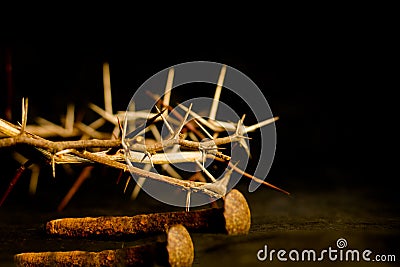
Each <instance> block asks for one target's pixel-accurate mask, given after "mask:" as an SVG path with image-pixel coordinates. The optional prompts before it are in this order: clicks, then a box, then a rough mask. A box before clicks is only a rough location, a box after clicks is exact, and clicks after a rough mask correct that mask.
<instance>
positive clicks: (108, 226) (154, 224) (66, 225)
mask: <svg viewBox="0 0 400 267" xmlns="http://www.w3.org/2000/svg"><path fill="white" fill-rule="evenodd" d="M223 202H224V205H223V208H207V209H206V208H204V209H199V210H193V211H189V212H183V211H182V212H181V211H178V212H164V213H150V214H140V215H135V216H102V217H85V218H62V219H56V220H52V221H49V222H47V224H46V231H47V233H48V234H50V235H56V236H66V237H102V236H106V237H111V236H113V237H120V236H131V235H140V234H149V233H158V232H163V231H165V227H166V226H168V225H175V224H182V225H183V226H185V227H186V228H187V229H188V230H190V231H191V230H193V231H199V232H225V233H227V234H229V235H239V234H247V233H248V231H249V229H250V223H251V222H250V221H251V215H250V209H249V206H248V205H247V201H246V199H245V197H244V196H243V195H242V193H240V192H239V191H238V190H237V189H232V190H231V191H230V192H229V193H228V194H227V195H226V196H225V197H224V200H223Z"/></svg>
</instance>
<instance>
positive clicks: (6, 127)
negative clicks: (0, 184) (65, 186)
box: [0, 63, 289, 205]
mask: <svg viewBox="0 0 400 267" xmlns="http://www.w3.org/2000/svg"><path fill="white" fill-rule="evenodd" d="M225 73H226V66H223V67H222V69H221V73H220V76H219V79H218V85H217V88H216V92H215V96H214V101H213V104H212V107H211V110H210V118H209V119H208V120H205V119H203V118H202V117H201V116H199V115H198V114H196V113H195V112H193V111H192V110H191V105H190V106H189V107H185V106H183V105H179V107H180V108H181V109H183V110H184V111H185V116H184V117H182V116H181V115H180V114H179V113H178V112H176V110H174V109H173V108H172V107H171V106H170V105H169V102H170V94H171V90H172V84H173V77H174V70H173V69H170V71H169V73H168V79H167V84H166V87H165V95H164V99H163V100H162V101H160V98H159V97H157V96H155V95H151V96H152V97H153V98H156V100H157V102H158V104H160V105H161V107H163V108H164V110H161V111H160V110H158V113H149V111H134V110H133V111H128V112H125V113H121V112H118V114H117V115H115V114H113V111H112V103H111V85H110V75H109V66H108V64H107V63H105V64H104V65H103V75H104V81H103V82H104V100H105V109H102V108H100V107H98V106H96V105H94V104H90V108H91V109H93V110H94V111H95V112H97V113H98V114H99V115H100V116H101V117H102V118H101V119H99V120H97V121H95V122H93V123H92V124H90V125H89V126H87V125H85V124H83V123H82V122H75V123H74V121H73V120H74V107H73V106H71V105H70V106H68V109H67V115H66V118H65V128H63V127H61V126H58V125H55V124H53V123H51V122H49V121H47V120H45V119H40V120H39V121H38V122H39V123H40V124H42V125H43V126H45V127H50V128H51V129H52V131H55V132H57V133H58V134H59V135H60V136H62V137H68V136H74V135H76V131H81V132H82V134H83V135H82V139H81V140H74V141H51V140H48V139H45V138H43V137H40V136H38V135H36V134H32V133H30V132H28V131H26V129H27V125H26V124H27V111H28V101H27V99H23V100H22V120H21V125H20V126H17V125H14V124H12V123H10V122H8V121H5V120H3V119H0V133H2V134H3V135H5V136H6V137H5V138H2V139H0V148H2V147H12V146H16V145H19V144H25V145H29V146H33V147H35V148H36V149H37V150H38V151H40V152H41V153H42V154H43V155H44V156H45V158H46V159H47V161H48V162H49V163H50V164H51V166H52V169H53V176H55V165H56V164H70V163H91V164H94V163H97V164H102V165H106V166H109V167H113V168H117V169H121V170H123V171H124V172H125V171H128V170H129V171H130V172H131V173H132V174H134V175H137V176H139V177H140V179H141V180H143V179H146V178H149V179H153V180H157V181H161V182H164V183H168V184H171V185H175V186H179V187H182V188H183V189H185V190H187V191H188V202H189V201H190V192H191V191H193V192H203V193H205V194H207V195H209V196H211V197H215V198H220V197H221V196H223V195H224V194H225V191H226V188H225V190H224V189H223V188H221V184H222V182H220V181H216V179H215V178H214V177H212V175H211V174H209V173H208V172H207V170H206V169H205V168H204V162H205V159H206V158H212V159H217V160H222V161H227V162H229V161H230V159H231V158H230V157H229V156H227V155H224V154H223V153H221V152H220V151H218V150H219V146H220V145H224V144H228V143H233V142H238V143H239V144H240V146H241V147H243V148H244V149H245V150H246V152H247V153H248V154H250V151H249V149H248V147H247V143H246V142H245V139H247V137H245V136H244V135H245V134H246V133H247V132H250V131H254V130H255V129H257V128H260V127H263V126H265V125H267V124H270V123H272V122H274V121H276V120H277V119H278V117H274V118H270V119H267V120H265V121H263V122H260V123H258V124H255V125H252V126H244V124H243V120H244V116H243V117H242V119H241V120H239V121H238V123H237V124H235V123H231V122H223V121H218V120H216V119H215V118H216V113H217V109H218V102H219V98H220V95H221V90H222V86H223V82H224V77H225ZM149 94H151V93H149ZM156 108H157V106H156ZM157 109H158V108H157ZM166 111H167V112H166ZM168 111H170V112H171V113H172V114H173V115H174V116H175V117H176V118H178V120H179V121H176V120H174V119H172V118H171V117H170V116H169V117H168V120H167V119H166V117H165V116H164V115H165V114H168ZM189 115H191V116H192V117H193V118H194V120H192V121H191V122H188V123H186V122H187V119H188V116H189ZM148 116H152V117H151V118H150V119H148ZM122 117H125V120H127V119H128V117H129V118H131V117H132V118H133V120H136V119H135V118H140V119H147V123H146V124H145V125H146V127H142V128H140V127H139V129H136V130H135V131H133V132H132V133H129V134H127V133H126V127H127V121H125V124H124V127H125V128H124V129H120V128H118V126H119V121H120V120H121V119H120V118H122ZM160 120H162V121H163V122H164V124H165V125H166V126H167V127H168V129H169V132H170V134H171V137H170V138H169V139H166V140H162V139H160V138H156V139H158V140H156V141H154V142H153V143H141V142H138V141H137V139H136V138H137V137H138V136H139V134H141V133H144V132H145V131H147V130H150V129H151V131H152V132H153V133H154V136H155V137H156V136H157V135H158V136H159V135H160V134H159V132H158V130H157V128H156V127H155V125H154V124H153V123H155V122H156V121H160ZM105 121H108V122H111V123H112V124H114V125H115V128H114V131H113V136H114V137H116V136H117V135H118V134H120V130H122V135H123V137H124V138H123V139H122V140H121V139H118V138H117V139H87V137H88V135H90V136H91V137H96V136H97V137H100V136H101V137H103V135H102V134H101V133H99V132H97V131H96V128H97V127H100V126H101V125H102V124H104V123H105ZM149 122H150V123H149ZM170 122H171V123H174V124H178V125H179V126H178V128H177V130H176V131H174V130H173V129H172V127H171V125H170V124H169V123H170ZM196 124H197V125H196ZM149 125H150V127H148V126H149ZM202 125H205V126H207V127H208V128H210V129H211V130H212V131H214V136H212V135H211V134H210V133H208V132H207V131H206V130H205V128H204V127H202ZM184 126H185V127H187V128H188V130H189V133H190V134H191V135H190V134H189V136H191V137H192V139H193V140H187V139H184V138H183V137H182V136H181V135H180V134H181V130H182V129H183V127H184ZM197 126H199V127H200V129H201V130H202V131H203V132H205V133H206V135H207V136H208V137H209V140H206V139H204V138H203V137H204V135H203V134H202V133H201V132H200V131H199V130H198V129H197ZM119 127H120V126H119ZM223 131H235V132H234V133H233V134H231V135H230V136H227V137H219V138H217V137H218V134H219V133H220V132H223ZM113 136H111V138H112V137H113ZM196 136H198V137H200V140H203V141H197V140H199V139H198V138H196ZM213 137H215V138H213ZM177 147H181V148H186V149H187V150H192V151H177V150H176V148H177ZM95 149H97V150H99V149H100V150H101V151H100V152H92V151H94V150H95ZM110 150H113V151H116V152H115V153H114V154H112V153H107V152H108V151H110ZM161 151H162V152H161ZM158 152H161V153H158ZM249 156H250V155H249ZM126 158H127V159H129V160H126ZM131 162H136V163H144V164H151V165H154V164H162V166H163V168H164V169H165V170H167V172H168V173H169V174H170V175H171V176H166V175H160V174H158V173H154V172H150V171H148V170H149V169H150V168H149V167H146V168H144V169H140V168H137V167H135V166H133V165H132V163H131ZM179 162H193V163H197V164H198V165H199V166H200V167H201V168H200V169H201V170H202V171H204V172H205V173H206V174H207V176H208V177H209V179H210V180H211V181H212V183H206V182H194V181H190V180H182V179H180V176H179V175H176V172H175V171H173V170H172V168H168V167H170V165H169V164H171V163H179ZM201 162H202V163H203V164H201ZM149 166H150V165H149ZM229 166H230V167H231V168H232V169H231V171H232V170H234V171H236V172H239V173H241V174H242V175H245V176H247V177H249V178H251V179H253V180H255V181H256V182H259V183H262V184H264V185H267V186H269V187H271V188H274V189H276V190H279V191H281V192H284V193H286V194H289V193H288V192H286V191H284V190H282V189H280V188H278V187H276V186H273V185H271V184H269V183H267V182H264V181H263V180H261V179H258V178H256V177H254V176H252V175H250V174H248V173H245V172H244V171H243V170H241V169H239V168H238V167H236V165H235V164H232V163H231V162H229ZM231 171H228V173H231ZM172 176H175V177H172ZM129 179H130V177H129ZM129 179H128V181H127V183H128V182H129ZM224 179H225V180H224ZM228 179H229V177H224V178H223V179H221V181H222V180H223V181H224V182H223V183H226V180H228ZM13 181H14V179H13ZM143 181H144V180H143ZM10 187H12V186H10ZM77 187H79V184H78V185H77ZM74 190H76V189H74ZM137 190H138V189H137V188H136V191H137ZM136 195H137V193H136ZM3 201H4V200H3ZM0 204H1V203H0ZM64 205H65V203H64Z"/></svg>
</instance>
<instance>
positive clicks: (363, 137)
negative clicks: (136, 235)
mask: <svg viewBox="0 0 400 267" xmlns="http://www.w3.org/2000/svg"><path fill="white" fill-rule="evenodd" d="M354 40H356V38H355V39H353V41H354ZM99 43H100V42H99ZM99 43H96V42H94V43H93V44H92V43H90V45H89V44H82V43H73V44H65V43H62V42H60V43H46V44H43V43H40V44H38V43H36V44H35V43H30V44H26V43H12V44H10V43H9V44H3V45H2V46H0V47H1V50H0V59H1V60H0V64H1V69H0V75H1V83H0V92H1V97H0V116H1V118H5V115H6V114H5V110H6V107H7V105H10V103H11V105H12V111H13V112H12V115H13V117H12V122H13V123H16V121H19V120H20V103H21V98H22V97H28V98H29V118H28V122H33V119H34V118H35V116H42V117H44V118H46V119H48V120H51V121H53V122H58V121H59V118H60V114H63V113H65V110H66V105H67V103H70V102H73V103H75V104H76V106H77V108H82V109H84V108H85V106H86V104H87V103H88V102H93V103H96V104H98V105H102V104H103V94H102V64H103V62H105V61H107V62H109V64H110V71H111V88H112V92H113V107H114V110H125V109H126V106H127V104H128V102H129V99H130V97H131V95H132V90H134V88H138V87H139V86H140V85H141V84H142V83H143V82H144V81H145V80H146V79H148V78H149V77H150V76H152V75H153V74H155V73H156V72H158V71H161V70H163V69H165V68H168V67H170V66H172V65H174V64H179V63H183V62H187V61H195V60H206V61H215V62H219V63H224V64H227V65H229V66H231V67H233V68H236V69H238V70H239V71H241V72H243V73H244V74H246V75H247V76H248V77H249V78H250V79H252V80H253V81H254V82H255V83H256V84H257V85H258V87H259V88H260V89H261V90H262V91H263V93H264V94H265V96H266V99H267V100H268V103H269V105H270V107H271V110H272V112H273V114H274V115H275V116H279V117H280V120H278V121H277V123H276V130H277V147H276V156H275V160H274V163H273V165H272V168H271V171H270V173H269V175H268V178H267V180H268V181H269V182H271V183H273V184H275V185H277V186H279V187H282V188H283V189H285V190H287V191H289V192H291V193H292V196H291V197H290V198H289V200H288V198H287V197H286V196H283V195H282V194H280V193H277V192H275V191H272V190H270V189H267V188H261V189H259V190H258V191H256V192H254V193H251V194H248V193H246V194H247V196H248V197H249V200H250V202H251V203H253V204H254V213H253V214H254V218H255V223H256V224H255V225H256V226H258V228H255V230H254V231H255V232H257V231H261V232H263V230H262V229H264V230H265V227H264V228H263V227H262V225H264V223H266V224H268V223H271V222H272V223H274V224H276V225H277V228H278V229H281V231H282V232H280V233H282V238H288V239H289V241H288V243H287V245H286V247H287V248H289V247H288V246H289V244H293V242H292V243H290V240H291V238H292V240H297V239H296V238H293V236H290V234H289V236H286V235H287V233H288V232H289V233H290V230H291V228H290V226H289V227H288V228H289V230H288V229H285V227H284V226H282V228H279V225H280V223H282V225H286V224H285V222H287V221H290V222H291V223H292V224H293V225H296V224H299V225H304V220H305V221H307V220H308V221H309V220H311V221H318V220H319V219H321V218H324V219H323V220H327V221H328V222H331V221H335V220H338V219H337V217H335V216H339V217H340V215H337V214H338V210H339V211H342V210H346V212H344V213H345V215H344V216H343V218H344V219H343V220H344V221H352V222H353V224H352V226H348V225H347V226H343V225H342V228H341V227H339V229H345V230H347V231H349V232H351V231H352V230H353V229H356V228H357V225H364V224H365V221H367V222H368V223H371V224H373V225H379V227H381V228H383V229H386V228H389V229H392V230H393V232H394V229H396V228H397V227H398V204H399V197H398V194H397V187H396V178H397V176H398V175H397V173H396V172H393V171H391V168H392V167H393V164H395V160H394V159H395V158H396V157H397V156H396V155H397V151H396V150H395V149H394V139H393V135H394V126H395V125H396V123H397V120H396V119H392V116H393V114H396V113H395V108H396V105H395V102H396V99H395V97H394V95H393V94H392V93H391V92H392V91H395V90H396V89H397V88H396V87H395V86H394V85H393V84H392V83H391V81H392V80H393V78H394V77H396V76H397V75H396V73H395V71H394V70H392V69H390V68H389V67H388V65H387V64H386V63H387V62H386V60H389V61H390V59H389V56H390V54H389V53H388V52H387V51H385V50H384V49H382V47H376V48H374V46H372V45H366V44H365V43H364V42H363V41H355V42H337V43H329V45H328V44H327V43H325V42H321V43H318V44H315V43H312V44H310V45H304V46H303V45H301V46H300V45H293V47H292V46H288V48H287V49H282V50H279V52H278V51H276V50H273V49H269V48H268V47H267V48H265V49H264V48H263V47H262V45H259V46H254V45H253V44H247V45H246V46H235V47H234V48H232V49H229V45H228V44H226V46H227V47H225V49H224V48H218V47H217V48H215V49H213V48H211V47H210V46H208V47H207V48H204V47H203V46H201V45H195V43H196V42H193V43H190V44H184V45H182V44H181V45H178V46H177V47H175V48H174V49H169V47H168V48H165V47H164V46H161V45H160V46H157V45H154V46H152V47H151V48H150V47H145V46H141V45H139V47H135V46H134V45H133V44H132V43H128V44H127V43H123V42H115V43H109V44H104V43H103V44H99ZM7 56H11V63H12V95H11V98H10V102H7V97H6V96H7V94H8V93H7V77H6V72H5V63H6V62H7ZM9 151H10V149H2V151H0V155H1V159H2V160H1V162H0V166H1V170H2V172H1V176H0V189H1V191H0V194H1V193H3V192H4V191H5V190H6V188H7V186H8V183H9V181H10V179H11V178H12V176H13V174H14V172H15V170H16V168H17V167H18V165H17V164H16V163H15V162H14V161H13V160H12V159H10V157H9V154H8V153H9ZM390 152H392V153H390ZM44 170H46V169H44ZM110 175H115V173H113V172H112V171H104V170H103V172H100V173H99V176H98V177H96V178H95V179H91V180H90V181H88V182H86V183H85V184H84V185H83V186H82V188H81V189H80V190H79V191H78V193H77V195H76V196H75V197H74V198H73V199H72V201H71V203H70V205H69V206H68V207H67V211H66V212H67V214H68V209H69V210H70V211H71V212H73V210H74V209H79V208H80V209H82V207H83V209H85V208H86V210H85V211H86V214H92V213H94V214H96V212H94V211H93V210H92V211H91V212H88V211H89V210H91V209H100V211H99V212H98V213H101V211H103V209H104V210H106V211H107V208H110V209H114V208H115V206H121V211H120V213H124V212H125V211H126V210H123V207H126V206H125V205H130V203H131V202H130V201H129V197H128V196H126V195H124V194H123V192H122V186H121V185H118V186H117V185H115V183H114V181H110V180H108V179H105V178H100V177H104V176H110ZM42 176H43V177H42ZM28 180H29V176H28V175H25V176H22V178H21V181H20V182H19V183H18V184H17V185H16V186H15V188H14V190H13V192H12V193H11V194H10V196H9V198H8V199H7V201H6V202H5V203H4V206H3V207H1V208H0V209H3V214H6V215H7V216H11V217H12V216H16V217H14V219H10V220H11V221H17V220H18V219H17V218H19V217H18V216H19V215H15V214H13V212H16V213H17V214H18V212H24V211H25V210H27V209H29V210H30V211H33V212H38V213H39V214H40V212H52V211H54V209H55V207H56V206H57V204H58V202H59V201H60V200H61V199H62V197H63V195H64V194H65V193H66V191H67V190H68V188H69V186H70V185H71V184H72V183H73V178H71V177H70V178H68V177H65V179H64V180H63V177H61V178H56V179H53V178H51V173H50V169H48V170H47V173H46V171H42V172H41V178H40V179H39V181H40V182H39V187H38V193H37V196H36V197H29V196H28V192H27V184H28ZM242 183H243V184H241V185H240V186H241V187H240V188H242V189H243V191H245V190H247V187H246V186H247V185H248V181H247V180H244V181H242ZM297 196H302V197H298V198H296V197H297ZM143 198H145V197H144V196H143ZM296 199H297V200H296ZM304 199H306V200H305V201H304ZM149 201H151V200H149ZM268 201H272V203H273V204H274V205H275V206H272V204H271V202H269V203H270V204H266V205H267V206H263V205H262V203H265V202H268ZM280 201H281V202H280ZM287 201H289V202H287ZM302 201H303V202H302ZM110 203H111V204H110ZM280 203H283V204H280ZM321 203H322V204H321ZM154 205H155V206H152V208H153V210H157V209H158V208H157V205H156V204H154ZM165 208H166V209H168V207H164V209H165ZM257 209H260V210H262V211H260V212H258V213H257V211H258V210H257ZM330 211H331V212H330ZM7 212H9V213H7ZM115 212H116V211H115V210H113V211H112V212H110V213H111V214H113V213H115ZM282 212H283V213H284V214H286V215H285V216H289V217H285V219H284V221H285V220H286V221H285V222H282V218H281V217H279V216H280V215H279V214H281V213H282ZM285 212H286V213H285ZM264 213H266V214H267V215H265V216H264ZM339 213H340V212H339ZM268 214H271V217H268ZM293 214H294V216H293V217H292V219H291V218H290V216H291V215H293ZM302 214H304V216H302ZM61 215H62V214H61ZM61 215H60V216H61ZM52 216H54V215H52ZM83 216H85V215H83ZM274 216H277V217H276V218H278V217H279V219H276V220H275V219H273V218H275V217H274ZM270 218H272V219H270ZM293 218H294V219H293ZM310 218H312V219H310ZM333 218H334V219H333ZM357 218H367V219H365V220H364V221H362V222H361V221H357ZM375 219H376V220H375ZM296 220H297V221H296ZM318 222H319V223H320V224H317V225H315V228H313V227H314V226H312V225H308V226H304V227H305V229H307V230H309V231H310V233H314V230H324V229H325V226H324V224H323V223H321V221H318ZM363 223H364V224H363ZM293 225H292V226H293ZM385 225H387V227H386V226H385ZM286 226H287V225H286ZM293 227H294V228H296V226H293ZM299 227H300V228H301V226H299ZM363 227H364V228H365V227H366V226H363ZM374 227H375V226H374ZM379 227H378V228H379ZM364 228H363V229H364ZM267 229H269V228H268V227H267ZM365 229H367V230H368V227H366V228H365ZM373 229H375V228H373ZM379 229H380V228H379ZM269 230H271V229H269ZM333 230H335V228H334V229H333ZM336 230H337V229H336ZM375 230H376V229H375ZM392 230H390V231H392ZM390 233H391V232H389V234H388V235H389V236H390V235H391V234H390ZM396 233H397V232H396ZM385 234H387V233H386V232H385ZM316 235H317V236H318V233H317V234H316ZM305 236H306V238H307V239H310V240H312V239H313V237H314V236H313V234H311V235H307V234H306V235H305ZM303 237H304V236H302V238H303ZM259 238H260V237H259ZM261 238H262V237H261ZM334 238H335V237H332V240H331V241H334V240H335V239H334ZM380 238H381V237H380V236H379V237H378V238H377V239H378V240H380V241H382V240H384V241H385V242H383V241H382V244H384V245H382V247H380V248H381V249H383V250H384V249H385V248H389V247H390V246H391V245H392V244H393V242H394V240H398V235H397V236H396V235H395V236H394V237H393V238H392V239H390V242H389V241H387V239H384V238H381V239H380ZM300 239H301V238H300ZM359 239H361V240H363V239H362V238H359ZM359 239H357V240H359ZM265 240H267V238H266V237H265V239H263V241H264V243H265V242H266V241H265ZM268 240H270V239H268ZM278 240H279V237H278ZM280 240H281V242H280V243H279V244H281V245H282V242H283V241H282V239H280ZM243 242H245V241H243ZM259 242H260V241H259ZM271 242H273V241H271ZM308 242H309V244H311V245H310V246H312V244H313V241H308ZM299 243H300V244H301V241H299ZM221 244H222V245H221V246H223V245H224V241H221ZM283 244H285V243H284V242H283ZM294 244H297V243H296V242H295V243H294ZM361 244H363V245H365V243H362V242H361ZM388 244H389V245H388ZM201 245H204V244H203V243H201V244H200V247H201ZM367 245H369V244H367ZM283 246H284V247H285V245H283ZM22 248H23V247H22ZM22 248H19V249H20V250H21V249H22ZM392 249H394V250H395V251H396V249H395V248H393V247H392ZM207 251H208V250H201V251H200V252H199V254H201V253H204V254H207V253H206V252H207ZM217 251H218V249H217ZM387 251H388V250H387ZM397 251H398V247H397ZM14 252H15V251H14ZM208 252H209V251H208ZM209 253H210V252H209ZM211 254H212V253H211ZM203 257H207V256H206V255H204V256H203Z"/></svg>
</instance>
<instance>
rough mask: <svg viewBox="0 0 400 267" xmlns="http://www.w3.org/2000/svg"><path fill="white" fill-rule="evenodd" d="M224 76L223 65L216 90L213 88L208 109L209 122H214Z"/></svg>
mask: <svg viewBox="0 0 400 267" xmlns="http://www.w3.org/2000/svg"><path fill="white" fill-rule="evenodd" d="M225 74H226V65H223V66H222V68H221V72H220V73H219V78H218V83H217V88H215V94H214V99H213V103H212V106H211V109H210V115H209V116H208V117H209V120H215V117H216V115H217V109H218V104H219V98H220V96H221V90H222V85H223V84H224V79H225Z"/></svg>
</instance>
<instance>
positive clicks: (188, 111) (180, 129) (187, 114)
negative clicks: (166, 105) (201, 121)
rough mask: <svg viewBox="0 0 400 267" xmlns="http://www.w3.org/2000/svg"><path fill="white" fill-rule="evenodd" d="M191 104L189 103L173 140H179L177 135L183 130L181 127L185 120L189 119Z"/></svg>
mask: <svg viewBox="0 0 400 267" xmlns="http://www.w3.org/2000/svg"><path fill="white" fill-rule="evenodd" d="M192 105H193V104H192V103H190V105H189V108H188V110H187V111H186V114H185V117H184V118H183V121H182V123H181V125H180V126H179V129H178V130H177V131H176V133H175V136H174V138H176V139H178V138H179V134H180V132H181V131H182V129H183V126H185V124H186V121H187V118H188V117H189V113H190V111H191V110H192Z"/></svg>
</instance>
